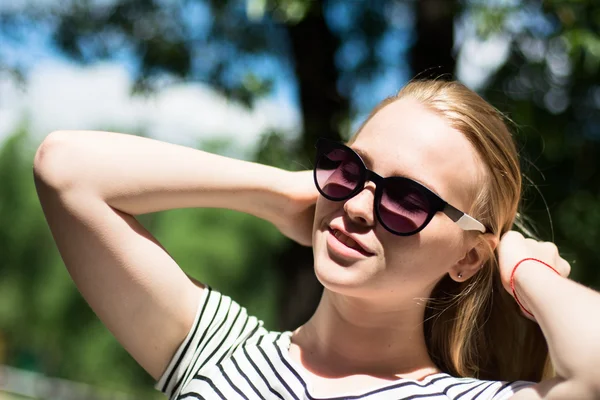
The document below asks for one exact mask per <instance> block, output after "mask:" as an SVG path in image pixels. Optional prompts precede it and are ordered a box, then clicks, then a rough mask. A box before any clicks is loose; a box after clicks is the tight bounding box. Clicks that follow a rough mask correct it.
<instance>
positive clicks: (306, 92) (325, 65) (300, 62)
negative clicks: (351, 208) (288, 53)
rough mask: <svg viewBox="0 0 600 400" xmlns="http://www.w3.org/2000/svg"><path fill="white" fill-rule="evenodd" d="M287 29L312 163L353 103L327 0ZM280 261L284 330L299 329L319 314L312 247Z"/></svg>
mask: <svg viewBox="0 0 600 400" xmlns="http://www.w3.org/2000/svg"><path fill="white" fill-rule="evenodd" d="M287 29H288V34H289V38H290V43H291V48H292V53H293V57H294V61H295V68H296V69H295V72H296V77H297V81H298V83H299V95H300V109H301V113H302V121H303V123H304V130H303V135H302V139H301V143H299V145H300V149H301V150H300V151H301V154H302V157H303V159H307V160H312V159H313V157H314V144H315V142H316V140H317V138H318V137H326V138H330V139H335V140H339V139H340V132H339V130H338V125H339V123H338V121H340V120H342V119H343V118H347V116H348V112H349V103H348V100H347V99H346V98H344V97H342V96H340V94H339V93H338V91H337V86H336V84H337V80H338V71H337V68H336V66H335V60H334V57H335V54H336V52H337V49H338V47H339V40H338V38H336V37H335V36H334V34H333V33H332V32H331V31H330V29H329V27H328V26H327V23H326V21H325V18H324V15H323V2H322V1H318V2H315V3H313V5H312V7H311V10H310V11H309V14H308V15H307V16H306V18H304V19H303V20H302V21H301V22H299V23H298V24H295V25H288V26H287ZM279 259H280V263H281V268H282V272H283V274H284V280H283V282H284V284H283V292H282V294H281V298H282V302H281V304H282V307H281V315H280V319H279V320H280V328H281V329H283V330H289V329H295V328H297V327H298V326H299V325H301V324H302V323H304V322H305V321H306V320H307V319H308V318H310V316H311V315H312V313H313V312H314V310H315V308H316V306H317V304H318V301H319V299H320V297H321V293H322V287H321V284H320V283H319V282H318V280H317V279H316V277H315V274H314V270H313V255H312V249H311V248H307V247H302V246H300V245H298V244H296V243H290V245H289V247H288V248H287V249H286V250H285V251H284V252H283V253H282V254H281V255H280V257H279Z"/></svg>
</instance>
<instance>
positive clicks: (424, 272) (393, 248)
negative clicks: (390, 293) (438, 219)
mask: <svg viewBox="0 0 600 400" xmlns="http://www.w3.org/2000/svg"><path fill="white" fill-rule="evenodd" d="M432 222H433V221H432ZM442 225H443V224H442ZM389 236H391V235H390V234H389V233H382V234H381V235H380V238H381V239H382V244H383V247H384V249H385V260H386V263H387V264H388V265H390V266H392V269H393V270H396V271H398V273H401V274H403V275H405V276H411V277H412V279H423V278H427V280H430V279H438V278H439V277H441V276H442V275H444V274H445V273H446V272H448V270H449V269H450V267H452V266H453V265H454V264H455V263H456V262H457V261H458V260H459V259H460V258H461V257H460V254H461V249H462V243H463V241H462V233H461V232H457V231H456V230H455V229H451V228H448V227H445V226H444V227H443V228H442V227H441V226H439V227H437V226H436V225H435V224H433V223H431V224H429V225H428V226H427V227H426V228H425V229H424V230H423V231H421V232H420V233H418V234H417V235H414V236H407V237H389Z"/></svg>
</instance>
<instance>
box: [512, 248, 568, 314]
mask: <svg viewBox="0 0 600 400" xmlns="http://www.w3.org/2000/svg"><path fill="white" fill-rule="evenodd" d="M556 275H558V276H560V273H559V272H558V271H557V270H556V269H555V268H554V267H553V266H551V265H549V264H547V263H545V262H544V261H541V260H538V259H535V258H525V259H523V260H521V261H519V262H518V263H517V264H515V266H514V267H513V270H512V273H511V277H510V290H511V295H512V296H513V297H514V299H515V301H516V302H517V303H518V304H519V306H520V308H521V310H522V311H523V312H524V313H525V314H526V315H528V316H530V317H531V318H533V319H535V317H534V315H533V312H532V306H531V304H529V296H528V292H529V290H528V288H529V287H532V285H539V284H543V282H544V281H546V279H551V277H552V276H556Z"/></svg>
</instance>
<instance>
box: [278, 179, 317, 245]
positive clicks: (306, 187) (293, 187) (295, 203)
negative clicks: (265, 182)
mask: <svg viewBox="0 0 600 400" xmlns="http://www.w3.org/2000/svg"><path fill="white" fill-rule="evenodd" d="M289 174H290V177H289V179H288V180H287V182H286V187H285V196H286V199H287V202H286V204H285V206H284V208H283V212H282V213H281V215H278V216H277V218H276V219H275V222H274V224H275V226H276V227H277V229H279V231H280V232H281V233H283V234H284V235H285V236H287V237H289V238H290V239H292V240H293V241H295V242H298V243H300V244H301V245H303V246H311V245H312V231H313V220H314V216H315V205H316V203H317V198H318V197H319V192H318V191H317V188H316V187H315V183H314V180H313V175H312V174H313V172H312V171H299V172H290V173H289Z"/></svg>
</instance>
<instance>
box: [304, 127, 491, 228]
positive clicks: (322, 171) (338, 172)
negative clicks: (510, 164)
mask: <svg viewBox="0 0 600 400" xmlns="http://www.w3.org/2000/svg"><path fill="white" fill-rule="evenodd" d="M316 147H317V160H316V163H315V168H314V179H315V184H316V186H317V190H318V191H319V193H321V195H322V196H323V197H325V198H326V199H328V200H332V201H343V200H348V199H350V198H352V197H353V196H356V195H357V194H358V193H360V192H361V191H362V190H363V189H364V186H365V182H367V181H371V182H373V183H375V186H376V188H375V198H374V207H373V208H374V210H375V214H376V216H377V220H378V221H379V222H380V223H381V225H383V227H384V228H385V229H387V230H388V231H390V232H391V233H393V234H395V235H400V236H410V235H414V234H416V233H419V232H420V231H421V230H423V229H424V228H425V227H426V226H427V224H428V223H429V222H430V221H431V219H432V218H433V216H434V215H435V214H436V213H437V212H438V211H441V212H443V213H444V214H446V215H447V216H448V217H450V219H451V220H452V221H454V222H456V223H457V224H458V226H460V227H461V228H462V229H464V230H475V231H479V232H482V233H485V231H486V229H485V226H483V224H482V223H481V222H479V221H477V220H476V219H475V218H473V217H471V216H469V215H468V214H466V213H464V212H462V211H460V210H459V209H457V208H455V207H453V206H451V205H450V204H448V203H447V202H446V201H444V200H443V199H442V198H441V197H440V196H438V195H437V194H435V193H434V192H432V191H431V190H430V189H428V188H426V187H425V186H423V185H422V184H420V183H418V182H415V181H413V180H412V179H409V178H405V177H402V176H392V177H388V178H383V177H382V176H380V175H378V174H377V173H375V172H373V171H371V170H369V169H367V167H366V165H365V163H364V162H363V160H362V158H361V157H360V156H359V155H358V154H357V153H356V152H355V151H354V150H352V149H351V148H350V147H348V146H346V145H344V144H342V143H338V142H334V141H331V140H327V139H319V140H318V141H317V145H316Z"/></svg>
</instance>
